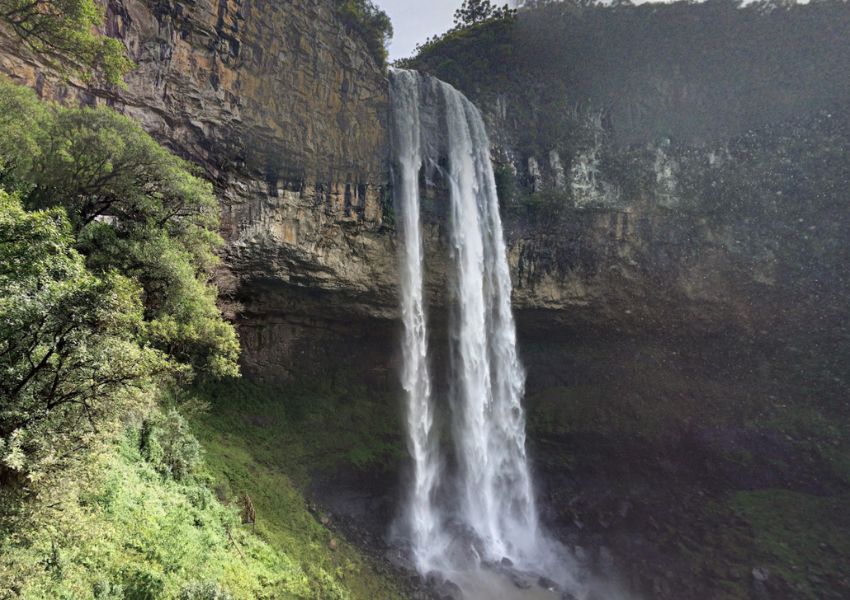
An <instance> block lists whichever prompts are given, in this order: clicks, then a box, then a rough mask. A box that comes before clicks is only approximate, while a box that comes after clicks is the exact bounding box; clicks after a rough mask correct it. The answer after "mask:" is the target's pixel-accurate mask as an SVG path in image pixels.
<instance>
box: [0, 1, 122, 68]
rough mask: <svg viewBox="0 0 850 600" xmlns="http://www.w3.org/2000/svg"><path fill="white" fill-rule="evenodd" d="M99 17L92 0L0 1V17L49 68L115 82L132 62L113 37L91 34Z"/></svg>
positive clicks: (99, 9) (100, 9)
mask: <svg viewBox="0 0 850 600" xmlns="http://www.w3.org/2000/svg"><path fill="white" fill-rule="evenodd" d="M103 20H104V11H103V7H102V6H101V5H100V4H99V3H98V2H97V1H96V0H0V22H2V23H3V24H4V25H5V26H6V27H7V28H9V29H10V30H11V31H13V32H14V33H15V34H16V35H18V36H19V37H20V39H21V40H22V41H23V42H24V43H25V44H26V45H27V46H28V47H29V48H30V49H31V50H33V51H34V52H36V53H38V54H39V55H40V56H41V57H42V58H43V59H44V60H46V61H47V62H48V64H49V65H50V67H51V68H53V69H56V70H57V71H59V72H61V73H65V74H67V75H71V74H76V75H80V76H82V77H83V78H84V79H86V80H91V79H93V78H94V77H95V76H97V75H102V76H103V77H104V78H105V79H106V81H107V82H108V83H111V84H121V83H122V81H123V79H122V78H123V76H124V74H125V73H127V71H129V70H130V69H131V68H132V67H133V63H132V61H130V59H129V58H127V56H126V52H125V49H124V45H123V44H122V43H121V42H120V41H119V40H116V39H113V38H109V37H105V36H100V35H98V34H97V33H95V30H96V29H97V28H100V27H102V26H103Z"/></svg>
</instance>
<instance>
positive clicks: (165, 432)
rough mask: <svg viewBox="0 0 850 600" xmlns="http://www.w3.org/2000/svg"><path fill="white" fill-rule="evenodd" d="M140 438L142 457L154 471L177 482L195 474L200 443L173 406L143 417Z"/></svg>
mask: <svg viewBox="0 0 850 600" xmlns="http://www.w3.org/2000/svg"><path fill="white" fill-rule="evenodd" d="M139 437H140V439H139V449H140V451H141V453H142V456H143V457H144V458H145V459H146V460H147V461H148V462H150V463H151V464H152V465H153V466H154V468H155V469H156V470H157V471H159V472H160V473H163V474H166V475H170V476H171V477H173V478H174V479H175V480H177V481H182V480H184V479H187V478H189V477H191V476H192V475H194V474H195V472H196V471H197V469H198V466H199V465H200V464H201V446H200V444H199V443H198V440H197V439H195V436H193V435H192V432H191V431H190V430H189V424H188V423H187V422H186V419H184V418H183V416H182V415H181V414H180V413H178V412H177V411H176V410H174V409H171V410H170V411H168V412H167V413H166V414H165V415H164V416H162V417H159V418H155V419H148V420H146V421H145V422H144V423H143V425H142V431H141V435H140V436H139Z"/></svg>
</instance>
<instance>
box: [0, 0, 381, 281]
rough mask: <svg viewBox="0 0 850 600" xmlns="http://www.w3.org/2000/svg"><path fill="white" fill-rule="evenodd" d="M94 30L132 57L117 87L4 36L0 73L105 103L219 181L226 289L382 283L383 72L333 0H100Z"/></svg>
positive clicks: (71, 98)
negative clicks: (256, 282) (83, 78)
mask: <svg viewBox="0 0 850 600" xmlns="http://www.w3.org/2000/svg"><path fill="white" fill-rule="evenodd" d="M106 29H107V31H106V32H107V33H108V34H109V35H112V36H114V37H118V38H120V39H122V40H123V41H124V42H125V44H126V45H127V48H128V50H129V54H130V56H131V57H132V58H133V60H134V61H135V62H136V63H137V65H138V67H137V68H136V69H135V70H134V71H133V72H132V73H130V75H129V76H128V77H127V89H126V90H115V89H91V88H87V87H85V86H83V85H82V84H81V83H80V82H74V81H72V82H70V83H69V82H64V81H62V80H61V79H59V78H56V77H54V76H51V74H50V72H49V70H48V69H46V68H45V67H44V66H43V65H42V64H40V63H39V61H38V60H37V58H36V57H33V56H31V55H29V54H28V53H26V52H25V51H24V50H22V49H21V47H20V44H19V43H18V42H17V40H16V39H14V38H12V37H9V36H7V35H3V36H2V39H0V49H2V56H0V71H2V72H4V73H6V74H7V75H9V76H10V77H12V78H13V79H15V80H17V81H20V82H22V83H26V84H28V85H31V86H32V87H34V88H35V89H36V90H37V91H38V92H39V94H41V95H42V96H44V97H48V98H53V99H57V100H60V101H65V102H81V103H84V104H96V103H109V104H112V105H113V106H115V107H116V108H117V109H118V110H120V111H121V112H124V113H125V114H127V115H129V116H132V117H134V118H135V119H137V120H138V121H140V122H141V123H142V124H143V126H144V127H145V129H147V130H148V131H149V132H150V133H151V134H152V135H154V137H156V138H157V139H158V140H160V141H161V142H162V143H163V144H165V145H166V146H168V147H170V148H172V149H173V150H175V151H176V152H177V153H178V154H180V155H181V156H184V157H186V158H188V159H190V160H192V161H193V162H196V163H198V164H200V165H201V166H202V167H203V169H204V170H205V172H206V173H207V175H208V176H209V177H210V178H211V179H213V180H214V181H215V182H216V184H217V186H218V188H219V190H220V198H221V202H222V214H223V233H224V235H225V237H226V239H227V240H228V241H229V243H230V244H229V248H228V250H227V254H226V261H225V262H226V265H227V267H228V272H227V273H222V275H221V283H222V285H223V287H224V288H225V291H229V292H234V291H235V290H237V289H238V288H240V286H242V285H243V284H246V283H247V282H249V281H250V280H252V279H253V278H255V277H261V278H265V279H279V280H281V281H283V282H285V283H292V284H295V285H309V286H311V287H315V288H320V289H323V288H327V289H332V290H337V289H341V288H342V289H348V290H352V291H358V290H362V289H364V288H373V287H375V286H378V287H380V286H381V285H384V283H386V280H387V278H388V277H391V274H388V273H386V269H383V267H384V265H382V264H381V260H382V257H383V256H385V255H388V254H391V249H390V246H389V240H388V236H381V235H378V232H379V231H380V229H381V226H382V221H383V210H382V207H381V203H380V199H381V194H382V190H383V187H384V167H383V160H384V156H385V154H386V150H385V146H386V130H385V126H384V120H385V115H386V105H387V89H386V83H385V79H384V75H383V73H382V72H381V70H380V69H379V68H378V67H377V66H376V65H375V63H374V61H373V59H372V58H371V56H370V55H369V54H368V52H367V50H366V47H365V45H364V44H363V43H362V41H361V40H359V39H358V38H357V37H356V36H355V35H354V34H350V33H348V32H347V31H346V29H345V27H344V26H343V25H342V24H341V23H340V21H339V20H338V19H337V17H336V15H335V14H334V9H333V3H332V2H330V1H327V0H292V1H287V2H272V1H267V0H245V1H240V0H200V1H198V2H181V1H174V0H172V1H165V2H154V1H152V0H110V1H109V2H108V4H107V24H106ZM367 257H368V258H367ZM376 259H377V260H376Z"/></svg>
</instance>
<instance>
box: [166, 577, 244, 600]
mask: <svg viewBox="0 0 850 600" xmlns="http://www.w3.org/2000/svg"><path fill="white" fill-rule="evenodd" d="M232 598H233V596H231V595H230V594H229V593H228V592H227V591H225V590H223V589H222V588H221V586H220V585H218V584H217V583H215V582H212V581H204V582H201V581H194V582H192V583H190V584H189V585H187V586H186V587H184V588H183V589H182V590H180V596H179V600H231V599H232Z"/></svg>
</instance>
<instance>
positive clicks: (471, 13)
mask: <svg viewBox="0 0 850 600" xmlns="http://www.w3.org/2000/svg"><path fill="white" fill-rule="evenodd" d="M515 14H516V10H513V9H511V8H510V6H508V5H507V4H505V5H504V6H501V7H498V6H496V5H494V4H493V3H492V2H490V0H464V1H463V5H462V6H461V7H460V8H459V9H457V10H456V11H455V17H454V19H455V26H456V27H469V26H471V25H476V24H478V23H483V22H484V21H489V20H491V19H507V18H511V17H513V16H514V15H515Z"/></svg>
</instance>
